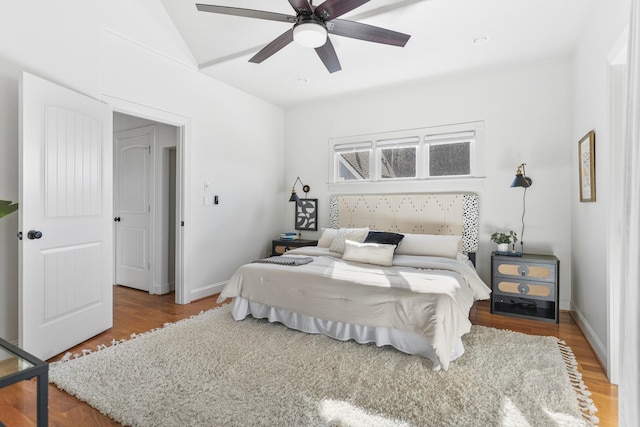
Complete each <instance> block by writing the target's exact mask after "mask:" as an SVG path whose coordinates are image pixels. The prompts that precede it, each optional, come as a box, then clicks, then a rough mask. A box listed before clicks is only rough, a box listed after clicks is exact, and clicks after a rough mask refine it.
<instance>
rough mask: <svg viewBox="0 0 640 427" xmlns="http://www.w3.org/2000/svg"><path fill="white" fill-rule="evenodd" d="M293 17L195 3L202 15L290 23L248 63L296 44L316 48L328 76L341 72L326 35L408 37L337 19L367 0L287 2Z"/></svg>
mask: <svg viewBox="0 0 640 427" xmlns="http://www.w3.org/2000/svg"><path fill="white" fill-rule="evenodd" d="M288 1H289V4H291V7H293V10H294V11H295V12H296V15H295V16H294V15H286V14H283V13H275V12H267V11H263V10H253V9H242V8H237V7H227V6H214V5H208V4H196V7H197V8H198V10H199V11H201V12H210V13H221V14H224V15H235V16H244V17H246V18H256V19H266V20H269V21H281V22H287V23H289V24H293V27H292V28H290V29H289V30H287V31H286V32H284V33H283V34H282V35H280V36H279V37H277V38H276V39H275V40H273V41H272V42H271V43H269V44H268V45H266V46H265V47H264V48H262V50H260V52H258V53H256V54H255V55H254V56H253V57H252V58H251V59H249V62H254V63H256V64H259V63H261V62H262V61H264V60H265V59H267V58H269V57H270V56H272V55H273V54H275V53H276V52H278V51H279V50H280V49H282V48H283V47H285V46H287V45H288V44H289V43H291V42H293V41H295V42H296V43H298V44H300V45H302V46H305V47H312V48H315V50H316V52H317V53H318V56H319V57H320V59H321V60H322V63H323V64H324V65H325V67H327V70H329V72H330V73H334V72H336V71H340V70H341V69H342V67H341V66H340V61H339V60H338V55H337V54H336V51H335V49H334V48H333V44H332V43H331V39H329V37H328V34H333V35H337V36H343V37H350V38H353V39H359V40H365V41H370V42H376V43H382V44H387V45H392V46H399V47H404V45H405V44H407V41H408V40H409V37H411V36H410V35H408V34H403V33H398V32H396V31H391V30H387V29H384V28H380V27H375V26H372V25H367V24H361V23H359V22H354V21H347V20H344V19H337V18H338V17H340V16H342V15H344V14H345V13H347V12H350V11H352V10H353V9H355V8H357V7H359V6H362V5H363V4H365V3H367V2H368V1H369V0H326V1H325V2H324V3H321V4H319V5H318V6H313V4H312V3H311V1H312V0H288Z"/></svg>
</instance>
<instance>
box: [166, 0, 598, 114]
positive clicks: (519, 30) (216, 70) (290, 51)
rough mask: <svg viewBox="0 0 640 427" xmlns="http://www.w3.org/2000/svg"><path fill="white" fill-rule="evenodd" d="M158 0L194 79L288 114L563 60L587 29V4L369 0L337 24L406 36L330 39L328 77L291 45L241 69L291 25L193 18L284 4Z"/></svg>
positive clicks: (590, 3)
mask: <svg viewBox="0 0 640 427" xmlns="http://www.w3.org/2000/svg"><path fill="white" fill-rule="evenodd" d="M345 1H347V0H345ZM161 2H162V4H163V5H164V7H165V8H166V10H167V11H168V13H169V15H170V17H171V19H172V20H173V22H174V23H175V25H176V28H177V29H178V31H179V32H180V34H181V35H182V37H183V38H184V40H185V42H186V44H187V46H188V47H189V49H190V50H191V53H192V54H193V56H194V58H195V60H196V61H197V63H198V66H199V69H200V71H201V72H202V73H204V74H206V75H209V76H211V77H213V78H215V79H217V80H220V81H222V82H225V83H227V84H229V85H231V86H234V87H237V88H239V89H241V90H243V91H245V92H248V93H251V94H253V95H255V96H257V97H260V98H262V99H264V100H267V101H269V102H272V103H274V104H276V105H281V106H283V107H288V106H292V105H296V104H299V103H304V102H309V101H310V100H313V99H316V98H319V97H331V96H335V95H339V94H343V93H346V92H350V91H358V90H364V89H367V90H374V88H377V87H382V86H386V85H390V84H395V83H398V82H406V81H411V80H416V79H421V78H425V77H433V76H439V75H444V74H450V73H463V72H473V71H482V70H487V69H495V68H504V67H515V66H521V65H528V64H533V63H537V62H543V61H549V60H555V59H559V58H564V57H567V56H570V55H571V54H572V52H573V49H574V47H575V45H576V43H577V41H578V39H579V37H580V35H581V34H582V32H583V31H586V30H587V28H586V24H587V21H588V18H589V15H590V13H591V12H592V10H593V7H594V5H595V3H596V0H562V1H558V0H370V1H369V2H367V3H365V4H364V5H362V6H360V7H358V8H356V9H354V10H353V11H351V12H349V13H347V14H345V15H343V16H341V17H340V19H346V20H351V21H357V22H361V23H365V24H369V25H374V26H378V27H383V28H387V29H390V30H394V31H398V32H401V33H406V34H409V35H411V38H410V39H409V41H408V43H407V44H406V46H405V47H403V48H400V47H395V46H388V45H383V44H379V43H372V42H366V41H362V40H356V39H351V38H346V37H341V36H336V35H330V36H329V37H330V39H331V41H332V43H333V45H334V47H335V51H336V53H337V56H338V58H339V60H340V63H341V66H342V70H341V71H338V72H335V73H329V72H328V71H327V69H326V68H325V66H324V65H323V64H322V62H321V60H320V59H319V57H318V55H317V54H316V52H314V50H313V49H312V48H304V47H301V46H299V45H297V44H296V43H290V44H289V45H287V46H285V47H284V48H283V49H282V50H280V51H278V52H277V53H275V54H274V55H273V56H271V57H270V58H268V59H266V60H265V61H264V62H262V63H260V64H255V63H250V62H248V60H249V59H250V58H251V57H252V56H253V55H255V54H256V53H257V52H258V51H259V50H260V49H262V48H263V47H264V46H265V45H267V44H268V43H269V42H271V41H272V40H274V39H275V38H276V37H278V36H280V35H281V34H282V33H284V32H286V31H287V30H288V29H289V28H291V24H289V23H286V22H277V21H268V20H262V19H253V18H247V17H239V16H229V15H222V14H214V13H206V12H200V11H198V10H197V9H196V5H195V4H196V2H199V3H204V4H214V5H220V6H230V7H237V8H247V9H255V10H264V11H269V12H276V13H282V14H289V15H295V12H294V10H293V9H292V7H291V5H290V4H289V1H288V0H211V1H208V0H196V1H193V2H191V1H187V0H161ZM316 3H317V4H320V2H316ZM316 3H314V4H315V5H317V4H316ZM482 38H486V39H485V40H484V41H485V42H484V43H478V42H476V43H474V40H478V39H480V41H482V40H483V39H482Z"/></svg>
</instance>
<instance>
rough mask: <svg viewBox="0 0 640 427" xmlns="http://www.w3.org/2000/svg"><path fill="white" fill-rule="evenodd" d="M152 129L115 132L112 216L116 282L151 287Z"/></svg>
mask: <svg viewBox="0 0 640 427" xmlns="http://www.w3.org/2000/svg"><path fill="white" fill-rule="evenodd" d="M154 139H155V128H154V127H153V126H145V127H143V128H138V129H132V130H127V131H122V132H117V133H116V134H115V135H114V140H115V156H116V159H115V160H114V162H115V177H114V178H115V188H114V198H115V203H114V205H115V206H114V215H115V217H114V219H115V221H116V222H115V228H116V283H117V284H118V285H124V286H129V287H131V288H136V289H140V290H143V291H147V292H149V290H150V289H151V285H150V278H151V274H150V271H151V264H150V262H151V261H150V260H151V257H150V253H149V252H150V242H149V241H150V233H149V231H150V224H151V218H150V215H151V191H150V181H151V176H150V169H151V147H152V145H153V141H154Z"/></svg>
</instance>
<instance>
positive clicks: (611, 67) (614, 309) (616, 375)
mask: <svg viewBox="0 0 640 427" xmlns="http://www.w3.org/2000/svg"><path fill="white" fill-rule="evenodd" d="M628 40H629V28H628V27H627V28H625V29H624V31H623V32H622V34H620V36H619V37H618V39H617V40H616V42H615V43H614V44H613V47H612V48H611V49H610V51H609V54H608V55H607V63H608V69H607V74H608V88H607V89H608V97H609V138H610V150H609V151H610V153H609V155H610V164H609V167H610V168H611V172H610V176H609V179H610V188H609V192H610V196H609V197H610V199H609V202H610V203H609V210H608V220H609V221H608V223H609V227H608V230H607V360H606V366H605V369H606V373H607V377H608V379H609V381H610V382H611V383H612V384H618V383H619V380H620V322H621V318H620V309H621V307H622V302H621V297H620V295H621V283H622V276H623V271H622V265H621V264H620V259H621V254H620V250H621V248H620V246H619V245H618V244H616V242H619V241H620V235H621V233H622V228H621V227H622V224H621V221H620V218H622V212H621V210H622V206H623V203H622V198H623V196H622V193H621V190H620V189H621V188H622V186H621V183H622V175H621V172H620V171H622V168H621V166H620V165H621V164H622V161H623V159H622V150H621V149H620V147H621V141H622V138H624V133H625V121H626V120H627V118H626V111H625V106H626V97H625V95H626V88H625V85H626V78H627V76H626V74H627V72H628V65H627V63H628V54H627V50H628Z"/></svg>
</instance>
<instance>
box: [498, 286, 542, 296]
mask: <svg viewBox="0 0 640 427" xmlns="http://www.w3.org/2000/svg"><path fill="white" fill-rule="evenodd" d="M498 290H499V291H500V292H504V293H505V294H513V295H515V294H520V295H529V296H533V297H541V298H548V297H550V296H551V295H552V289H551V287H549V286H544V285H538V284H535V283H516V282H499V283H498Z"/></svg>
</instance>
